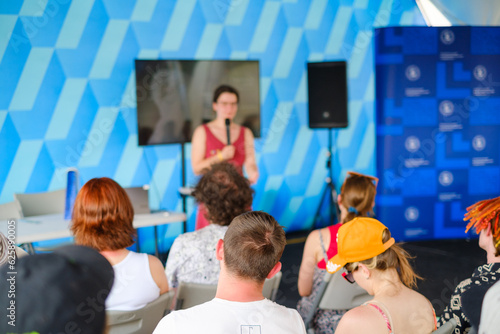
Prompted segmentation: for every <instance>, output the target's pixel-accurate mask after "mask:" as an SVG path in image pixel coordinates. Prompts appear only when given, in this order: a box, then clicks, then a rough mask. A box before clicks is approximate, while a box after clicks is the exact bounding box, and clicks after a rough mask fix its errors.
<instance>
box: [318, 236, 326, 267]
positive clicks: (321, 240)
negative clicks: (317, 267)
mask: <svg viewBox="0 0 500 334" xmlns="http://www.w3.org/2000/svg"><path fill="white" fill-rule="evenodd" d="M318 233H319V242H320V244H321V250H323V258H324V259H325V263H328V255H327V254H326V249H325V243H324V242H323V234H322V233H321V230H318Z"/></svg>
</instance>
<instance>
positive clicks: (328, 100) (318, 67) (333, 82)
mask: <svg viewBox="0 0 500 334" xmlns="http://www.w3.org/2000/svg"><path fill="white" fill-rule="evenodd" d="M307 79H308V84H307V88H308V92H309V127H310V128H311V129H315V128H345V127H347V125H348V122H347V65H346V62H345V61H334V62H322V63H308V64H307Z"/></svg>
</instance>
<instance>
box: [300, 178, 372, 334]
mask: <svg viewBox="0 0 500 334" xmlns="http://www.w3.org/2000/svg"><path fill="white" fill-rule="evenodd" d="M377 181H378V179H377V178H375V177H372V176H367V175H362V174H358V173H354V172H348V176H347V178H346V180H345V181H344V184H343V185H342V188H341V193H340V195H338V197H337V201H338V204H339V208H340V223H339V224H335V225H331V226H328V227H325V228H322V229H319V230H314V231H312V232H311V233H310V234H309V236H308V237H307V240H306V243H305V246H304V255H303V256H302V263H301V265H300V271H299V279H298V287H299V294H300V295H301V296H302V299H301V300H300V301H299V303H298V304H297V310H298V311H299V313H300V315H301V316H302V318H303V319H305V318H306V317H307V315H308V314H309V312H311V308H312V307H313V302H314V299H315V298H316V295H317V294H318V289H319V287H320V284H321V282H322V278H323V276H324V275H325V273H326V263H327V262H328V259H329V258H331V257H333V256H334V255H336V254H337V241H336V237H337V232H338V230H339V228H340V226H342V224H345V223H346V222H348V221H350V220H352V219H354V218H355V217H360V216H362V217H363V216H364V217H366V216H370V215H373V212H372V209H373V206H374V204H375V194H376V193H377ZM346 311H347V310H343V311H342V310H317V311H316V313H315V315H314V318H313V323H312V326H313V328H314V330H315V332H316V333H317V334H330V333H334V332H335V328H336V327H337V324H338V322H339V321H340V318H341V317H342V315H343V314H344V313H345V312H346Z"/></svg>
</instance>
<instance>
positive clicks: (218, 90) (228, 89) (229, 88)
mask: <svg viewBox="0 0 500 334" xmlns="http://www.w3.org/2000/svg"><path fill="white" fill-rule="evenodd" d="M222 93H231V94H234V95H236V102H240V94H239V93H238V91H237V90H236V88H234V87H232V86H229V85H220V86H219V87H217V88H216V89H215V92H214V98H213V100H212V102H213V103H217V100H218V99H219V96H220V95H221V94H222Z"/></svg>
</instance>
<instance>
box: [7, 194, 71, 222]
mask: <svg viewBox="0 0 500 334" xmlns="http://www.w3.org/2000/svg"><path fill="white" fill-rule="evenodd" d="M14 198H15V199H16V200H17V201H19V204H20V205H21V212H22V215H23V217H31V216H41V215H49V214H52V213H64V206H65V203H66V189H60V190H54V191H47V192H41V193H31V194H14Z"/></svg>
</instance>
